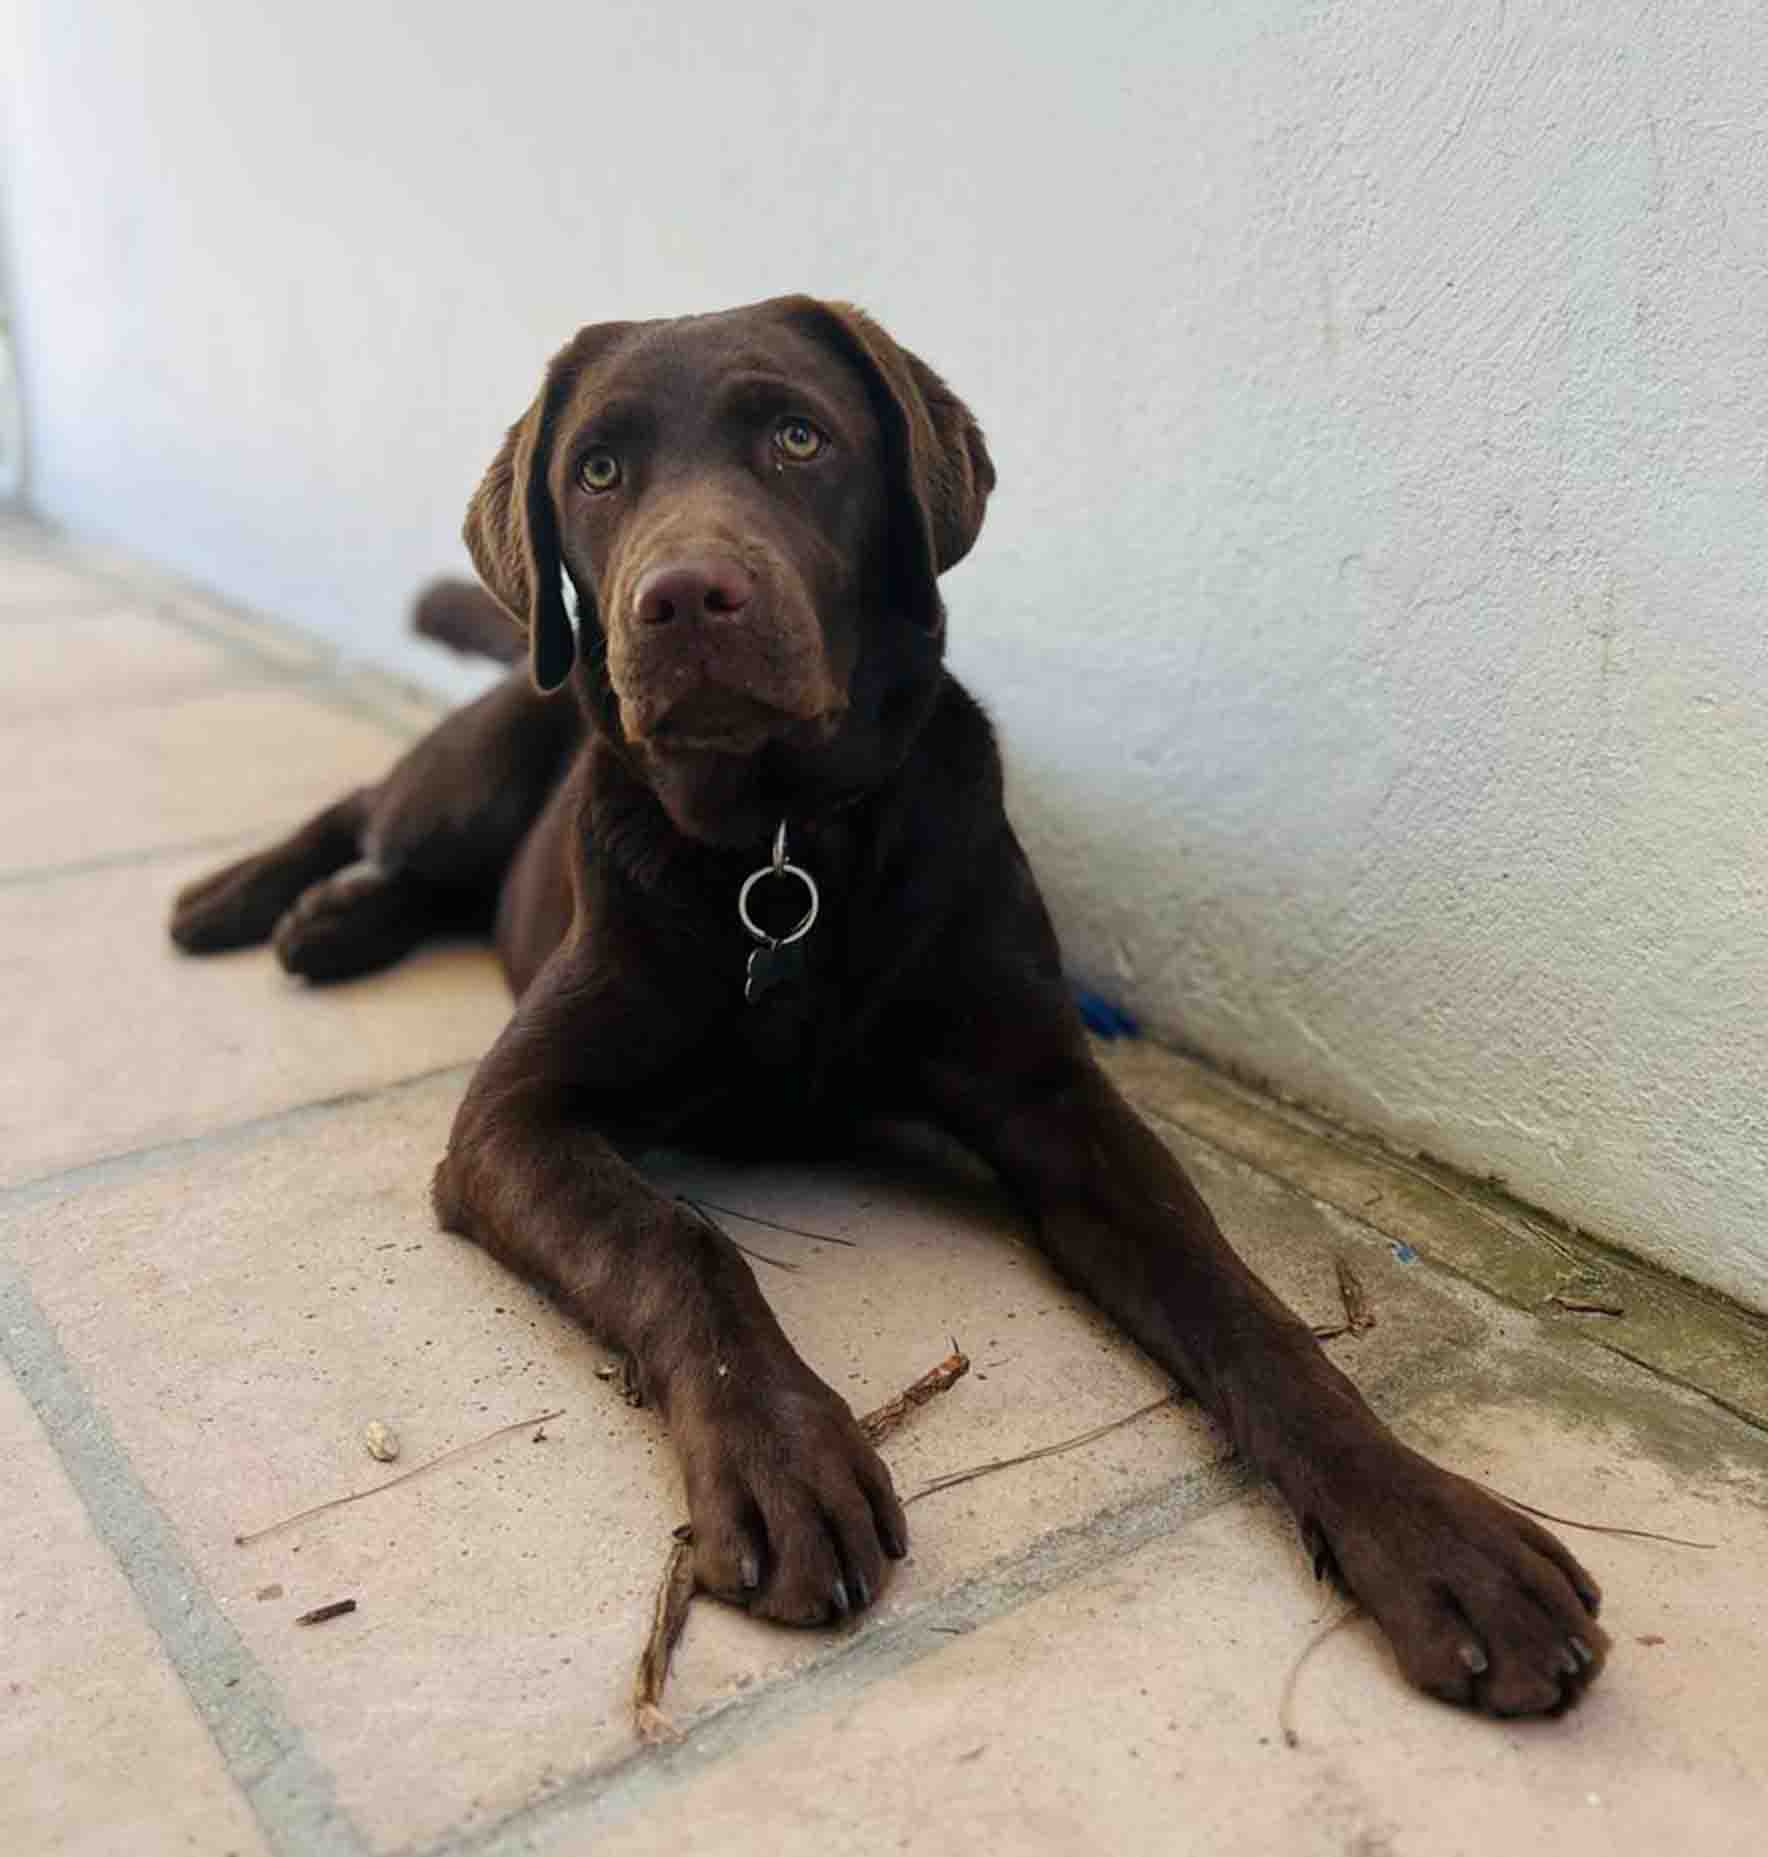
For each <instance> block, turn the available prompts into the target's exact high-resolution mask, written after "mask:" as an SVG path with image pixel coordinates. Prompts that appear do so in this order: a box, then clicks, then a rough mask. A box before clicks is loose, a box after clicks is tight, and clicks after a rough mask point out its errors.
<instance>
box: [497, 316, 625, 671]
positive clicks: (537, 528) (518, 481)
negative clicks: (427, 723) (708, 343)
mask: <svg viewBox="0 0 1768 1857" xmlns="http://www.w3.org/2000/svg"><path fill="white" fill-rule="evenodd" d="M631 326H632V325H631V324H630V323H618V322H603V323H594V324H592V325H591V326H590V327H588V328H586V329H580V330H579V331H578V332H577V334H576V335H575V336H574V337H573V338H572V339H571V340H570V341H569V342H568V343H566V345H565V346H564V347H563V348H561V349H560V350H559V352H558V353H557V354H556V355H554V356H553V358H552V360H551V362H550V363H549V364H548V366H547V370H546V378H545V380H544V381H542V382H541V387H540V391H539V393H537V394H536V395H535V396H534V403H533V404H532V405H531V406H530V407H529V408H528V410H527V411H526V412H525V413H524V414H523V415H522V416H521V418H520V419H518V420H517V421H516V423H515V424H514V425H513V426H511V427H510V429H509V431H508V433H507V434H506V435H505V437H504V441H503V444H502V445H501V446H499V447H498V452H497V456H496V457H495V458H493V459H492V460H491V468H490V469H489V470H488V471H487V472H486V473H485V477H484V481H483V482H482V483H481V484H480V485H479V488H478V489H477V490H476V491H475V492H474V493H473V500H472V502H470V503H469V504H468V505H467V519H466V523H465V526H464V527H463V528H462V530H461V535H462V537H463V539H464V540H465V542H466V545H467V551H468V553H470V554H471V555H472V557H473V565H474V567H476V568H477V569H478V570H479V578H480V579H481V580H482V581H484V583H485V585H486V588H487V589H488V590H489V592H490V593H491V596H492V597H493V598H494V599H495V600H496V601H497V603H498V605H500V606H501V607H502V608H503V609H504V611H505V612H507V613H508V614H509V616H510V617H511V618H512V619H513V620H515V622H516V624H517V625H519V626H520V627H521V628H522V630H523V631H524V632H526V633H527V634H528V656H529V664H530V666H531V668H532V671H533V675H534V684H535V688H536V689H539V690H556V689H558V687H559V686H560V684H562V683H563V682H564V681H565V679H566V678H567V677H569V676H570V675H571V665H572V663H573V662H574V661H575V659H576V655H577V640H576V635H575V633H574V632H573V631H572V629H571V616H570V614H569V613H568V612H567V611H566V609H565V590H564V585H563V574H564V562H563V559H562V557H561V556H560V553H559V526H558V518H557V514H556V512H555V511H554V508H553V500H552V491H551V487H550V486H549V484H548V482H547V473H548V470H549V468H550V466H551V463H552V450H553V437H554V428H555V426H556V425H557V422H558V417H559V413H560V411H561V409H562V408H563V406H564V404H565V402H566V400H567V399H568V398H569V397H570V393H571V389H572V388H573V387H574V386H576V384H577V381H578V379H579V377H580V376H581V374H582V372H583V370H584V368H585V367H586V366H588V364H589V363H590V362H591V361H592V360H594V359H595V358H596V357H597V356H598V355H600V354H602V353H604V352H605V351H606V350H607V348H608V347H609V346H611V344H612V343H613V342H614V341H615V340H616V339H617V338H618V337H619V336H621V335H622V334H624V333H625V332H626V330H627V329H629V328H630V327H631ZM585 617H587V615H585Z"/></svg>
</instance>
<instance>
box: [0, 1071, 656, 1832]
mask: <svg viewBox="0 0 1768 1857" xmlns="http://www.w3.org/2000/svg"><path fill="white" fill-rule="evenodd" d="M460 1090H461V1084H460V1081H459V1080H458V1079H452V1080H448V1079H437V1080H434V1081H432V1082H430V1083H427V1084H422V1085H417V1086H414V1087H411V1088H408V1089H403V1090H396V1091H389V1092H385V1093H382V1094H381V1095H379V1096H377V1097H376V1098H375V1099H374V1100H373V1101H370V1102H362V1103H355V1104H347V1105H342V1106H337V1107H332V1108H327V1109H323V1110H318V1111H315V1112H312V1113H311V1114H308V1115H305V1116H302V1117H300V1118H297V1119H295V1120H294V1121H292V1122H289V1123H284V1124H281V1125H279V1126H278V1127H277V1129H276V1130H274V1131H270V1132H265V1133H262V1134H259V1135H254V1136H240V1137H237V1138H234V1139H232V1140H229V1141H226V1142H223V1143H220V1144H217V1145H216V1146H215V1147H213V1148H211V1149H209V1150H207V1151H206V1152H205V1153H204V1155H203V1157H202V1161H201V1164H200V1166H192V1165H190V1164H189V1163H188V1162H187V1161H186V1159H185V1158H184V1157H183V1156H181V1155H178V1156H171V1157H165V1156H158V1157H152V1158H151V1159H149V1160H147V1161H146V1162H144V1163H141V1164H139V1165H137V1166H136V1167H134V1168H133V1169H131V1170H130V1177H128V1178H126V1179H125V1178H118V1179H117V1180H115V1181H111V1182H102V1181H101V1182H95V1183H90V1184H88V1185H87V1186H86V1187H85V1188H84V1189H83V1190H81V1191H79V1192H76V1193H72V1194H70V1195H67V1196H63V1197H48V1196H45V1197H43V1198H42V1199H41V1200H40V1201H39V1202H38V1203H37V1204H36V1205H35V1206H33V1207H28V1208H25V1209H23V1210H21V1211H19V1212H17V1213H15V1214H14V1215H13V1216H12V1218H11V1221H10V1223H11V1226H12V1232H11V1245H12V1249H13V1253H14V1256H15V1259H16V1261H17V1263H18V1265H19V1267H20V1268H21V1269H22V1270H23V1271H24V1272H25V1273H26V1275H27V1276H28V1278H29V1281H30V1284H31V1289H32V1293H33V1295H34V1296H35V1298H36V1300H37V1303H38V1306H39V1307H40V1308H41V1309H42V1310H43V1311H44V1314H45V1317H46V1319H47V1320H48V1321H49V1323H50V1324H51V1325H52V1326H53V1328H54V1330H55V1332H56V1335H57V1338H58V1340H59V1343H60V1345H61V1347H62V1349H63V1351H64V1352H65V1353H66V1354H67V1355H68V1357H69V1358H70V1360H71V1361H72V1362H73V1363H74V1365H75V1368H76V1370H77V1371H78V1372H79V1374H80V1376H81V1378H82V1380H83V1381H84V1382H85V1384H86V1386H87V1387H88V1389H89V1391H90V1394H91V1396H92V1397H93V1398H94V1399H95V1400H96V1401H97V1402H98V1403H99V1405H100V1406H101V1407H102V1408H103V1409H104V1410H105V1412H106V1414H107V1415H108V1418H109V1422H110V1425H111V1428H112V1431H113V1433H114V1435H115V1437H116V1438H117V1441H118V1443H119V1445H120V1446H121V1448H122V1449H123V1450H124V1451H125V1452H126V1453H127V1455H128V1456H129V1458H130V1460H131V1462H132V1464H133V1466H134V1469H135V1471H136V1474H137V1475H138V1476H139V1477H140V1479H141V1481H142V1483H143V1485H144V1486H145V1487H146V1489H147V1490H148V1492H149V1494H150V1495H151V1497H152V1498H153V1499H154V1501H155V1502H156V1503H157V1504H158V1505H159V1507H160V1508H161V1509H162V1511H163V1512H164V1513H165V1514H166V1515H167V1516H168V1517H169V1519H170V1521H171V1523H172V1525H173V1527H174V1529H175V1530H176V1531H177V1533H178V1535H179V1538H180V1541H181V1543H182V1545H183V1548H184V1551H185V1553H186V1554H187V1556H188V1558H189V1559H190V1561H191V1562H192V1563H193V1565H194V1566H195V1567H196V1569H197V1571H198V1573H199V1575H200V1577H201V1578H202V1580H203V1581H204V1583H205V1585H206V1586H207V1587H208V1588H209V1590H210V1592H211V1593H212V1594H213V1596H214V1598H215V1601H216V1602H217V1603H218V1604H219V1606H220V1607H221V1609H222V1611H223V1612H224V1614H225V1615H226V1617H227V1619H228V1620H229V1621H230V1623H231V1624H232V1625H233V1627H234V1628H235V1629H236V1630H237V1631H238V1633H239V1634H240V1636H241V1638H242V1639H243V1641H244V1643H245V1645H246V1648H247V1650H248V1651H249V1652H250V1653H251V1654H252V1655H253V1656H254V1657H255V1659H256V1660H257V1661H258V1663H259V1664H260V1665H261V1666H262V1668H263V1669H264V1670H265V1671H266V1672H267V1673H268V1675H269V1677H270V1679H271V1680H272V1682H273V1683H274V1684H275V1685H276V1686H277V1688H278V1690H279V1691H280V1693H281V1696H282V1702H283V1707H284V1710H285V1713H286V1715H287V1717H288V1719H289V1720H290V1721H291V1722H292V1723H293V1724H294V1726H295V1728H296V1730H297V1732H298V1733H299V1734H300V1735H301V1736H302V1738H303V1741H304V1743H305V1745H306V1747H307V1749H308V1751H309V1753H310V1754H311V1755H312V1757H313V1758H314V1759H315V1760H317V1762H318V1763H319V1765H320V1766H321V1767H323V1768H325V1769H327V1770H329V1771H330V1772H331V1773H332V1774H333V1775H334V1776H335V1780H336V1787H337V1796H338V1800H339V1803H340V1804H341V1806H342V1807H343V1808H344V1810H345V1811H346V1812H347V1813H349V1814H350V1815H351V1816H352V1817H353V1818H354V1819H355V1820H356V1822H357V1823H358V1824H359V1825H360V1826H362V1827H363V1829H364V1831H365V1832H366V1834H367V1835H368V1837H369V1839H370V1842H371V1844H373V1845H374V1846H375V1847H377V1848H380V1847H393V1846H404V1845H406V1844H408V1843H411V1842H417V1843H422V1842H423V1841H425V1840H427V1839H429V1838H433V1837H435V1836H438V1835H440V1834H441V1833H442V1832H443V1831H445V1830H446V1829H447V1828H448V1827H450V1826H451V1825H454V1824H455V1823H456V1822H457V1821H462V1820H469V1821H470V1820H471V1819H473V1818H474V1817H476V1816H478V1815H481V1814H485V1813H492V1812H498V1811H503V1810H508V1809H509V1808H510V1807H512V1806H514V1805H516V1804H519V1803H521V1802H522V1801H523V1800H525V1799H527V1798H529V1797H532V1796H534V1795H535V1794H537V1793H543V1792H544V1791H545V1789H546V1788H547V1787H548V1786H549V1785H550V1784H552V1783H553V1782H554V1780H555V1779H556V1778H557V1777H559V1776H563V1775H565V1774H568V1773H571V1772H575V1771H576V1770H577V1769H578V1768H580V1767H582V1766H583V1765H585V1764H588V1763H592V1762H594V1761H596V1760H597V1759H601V1758H607V1757H611V1756H614V1755H617V1754H619V1753H621V1752H623V1751H625V1749H626V1747H627V1745H628V1737H629V1727H628V1709H629V1706H630V1705H629V1691H630V1670H631V1664H632V1661H633V1659H634V1658H635V1657H636V1654H637V1647H638V1645H639V1642H640V1639H641V1636H642V1632H643V1629H644V1624H645V1621H646V1620H647V1618H648V1615H649V1608H650V1603H651V1585H652V1580H653V1575H654V1573H655V1571H656V1567H657V1564H658V1555H659V1544H660V1542H662V1541H664V1540H665V1538H666V1535H667V1529H668V1526H669V1523H670V1522H671V1521H672V1520H673V1519H674V1513H675V1510H676V1507H677V1503H678V1496H677V1479H676V1474H675V1470H674V1465H673V1460H672V1458H671V1456H670V1454H669V1451H668V1446H667V1442H666V1440H665V1439H664V1437H663V1434H662V1431H661V1428H660V1427H659V1425H658V1424H657V1421H656V1420H655V1418H654V1417H653V1416H652V1415H650V1414H648V1413H643V1412H634V1411H632V1410H631V1409H629V1408H628V1407H627V1406H625V1405H624V1404H622V1403H621V1401H620V1399H619V1398H618V1396H617V1394H616V1393H615V1392H614V1390H613V1389H612V1388H611V1387H609V1386H608V1385H606V1384H604V1383H603V1382H602V1381H599V1380H598V1379H597V1378H596V1377H595V1374H594V1371H593V1369H594V1366H595V1364H596V1362H597V1361H598V1360H599V1359H602V1358H605V1357H604V1356H602V1355H600V1354H598V1353H597V1352H596V1351H595V1350H594V1349H593V1348H592V1347H591V1346H590V1344H589V1343H588V1342H587V1341H586V1340H585V1338H584V1337H583V1336H582V1334H581V1333H580V1332H579V1331H578V1330H577V1329H575V1328H574V1327H572V1326H571V1325H570V1324H568V1323H567V1322H566V1321H565V1320H564V1319H563V1318H562V1317H561V1316H559V1315H558V1314H557V1312H556V1311H554V1310H553V1309H552V1308H551V1306H550V1305H549V1304H547V1303H546V1302H545V1301H544V1300H543V1299H542V1298H541V1297H540V1296H538V1295H537V1294H535V1293H534V1292H532V1291H531V1290H529V1289H527V1288H525V1287H524V1286H523V1285H522V1284H521V1283H519V1282H518V1281H516V1280H515V1279H514V1278H513V1277H511V1276H510V1275H509V1274H508V1273H507V1272H505V1271H504V1270H502V1269H501V1268H500V1267H499V1266H497V1265H496V1264H494V1263H493V1262H492V1261H491V1260H490V1259H489V1258H487V1257H486V1256H485V1255H484V1254H483V1253H482V1252H480V1251H478V1250H476V1249H475V1248H474V1247H472V1246H470V1245H467V1244H464V1243H462V1242H460V1241H459V1240H456V1239H453V1238H449V1237H447V1236H445V1235H443V1234H442V1233H440V1232H438V1231H437V1230H436V1229H435V1225H434V1221H433V1219H432V1217H431V1214H430V1210H429V1205H428V1199H427V1190H428V1182H429V1176H430V1171H431V1169H432V1167H433V1166H434V1163H435V1161H436V1159H437V1157H438V1156H439V1154H440V1153H441V1151H442V1147H443V1143H444V1141H445V1139H446V1135H447V1130H448V1124H449V1120H450V1118H451V1116H452V1114H453V1111H454V1107H455V1104H456V1102H457V1100H458V1098H459V1095H460ZM552 1407H563V1408H565V1416H564V1417H563V1418H561V1419H559V1420H557V1421H555V1422H554V1423H552V1424H551V1425H549V1426H547V1428H546V1432H547V1436H546V1438H545V1440H544V1441H543V1442H539V1443H536V1442H534V1441H533V1439H532V1437H531V1435H530V1434H529V1433H528V1432H527V1431H522V1432H518V1433H516V1434H515V1435H512V1436H509V1437H506V1438H503V1439H501V1440H498V1441H496V1442H494V1443H491V1444H488V1445H486V1446H485V1447H484V1448H482V1449H480V1450H478V1451H476V1452H474V1453H472V1454H470V1455H467V1456H465V1457H463V1458H461V1459H460V1460H458V1461H456V1462H455V1463H452V1464H450V1465H446V1466H443V1467H440V1468H438V1469H437V1470H435V1471H434V1472H431V1473H429V1474H427V1475H425V1476H423V1477H421V1478H415V1479H413V1480H412V1481H410V1482H409V1483H407V1484H404V1485H402V1486H400V1487H397V1488H393V1489H389V1490H388V1491H386V1492H385V1493H384V1494H382V1495H378V1496H376V1497H374V1498H372V1499H370V1500H368V1501H365V1502H361V1503H357V1504H354V1505H351V1506H349V1507H346V1508H343V1509H339V1510H336V1511H333V1512H332V1513H330V1514H327V1515H324V1516H321V1517H318V1518H315V1519H314V1520H312V1521H310V1522H306V1523H303V1524H301V1525H299V1526H297V1527H295V1528H291V1529H288V1530H285V1531H283V1532H280V1533H277V1534H274V1535H272V1536H270V1537H269V1538H267V1539H265V1540H263V1541H261V1542H257V1543H254V1544H252V1545H249V1546H244V1547H242V1546H238V1545H236V1543H235V1541H234V1536H235V1534H236V1533H239V1532H242V1531H247V1530H249V1529H251V1528H254V1527H256V1526H258V1525H261V1524H265V1523H269V1522H271V1521H274V1520H276V1519H278V1518H280V1517H283V1516H287V1515H290V1514H293V1513H294V1512H296V1511H297V1510H300V1509H303V1508H305V1507H307V1506H309V1505H311V1504H313V1503H315V1502H319V1501H322V1500H324V1499H326V1498H329V1497H332V1496H335V1495H339V1494H342V1493H344V1492H346V1491H350V1490H357V1489H362V1488H365V1487H368V1486H371V1485H374V1484H377V1483H379V1482H381V1481H383V1480H384V1479H386V1478H388V1477H389V1476H391V1475H393V1474H395V1473H396V1472H397V1471H399V1470H403V1469H406V1468H408V1467H410V1466H412V1465H415V1464H418V1463H420V1462H422V1461H423V1460H424V1459H425V1458H427V1457H429V1456H431V1455H432V1454H434V1453H436V1452H439V1451H443V1450H447V1449H449V1448H450V1447H452V1446H455V1445H458V1444H462V1443H465V1442H467V1441H469V1440H472V1439H475V1438H478V1437H480V1436H482V1435H483V1434H484V1433H486V1432H488V1431H490V1430H491V1429H492V1428H494V1427H496V1426H498V1425H500V1424H502V1423H504V1422H506V1421H510V1420H516V1419H520V1418H523V1417H525V1416H528V1415H531V1414H535V1413H539V1412H542V1411H545V1410H547V1409H549V1408H552ZM374 1419H379V1420H381V1421H382V1422H384V1423H386V1424H388V1425H390V1426H391V1427H393V1429H394V1430H395V1431H396V1432H397V1433H398V1434H399V1436H400V1439H401V1443H402V1450H401V1456H400V1459H399V1462H398V1463H397V1464H396V1465H394V1466H391V1467H387V1466H383V1465H381V1464H378V1463H376V1462H374V1461H373V1460H372V1459H371V1458H370V1457H369V1455H368V1453H367V1451H366V1449H365V1447H364V1445H363V1442H362V1434H363V1428H364V1427H365V1426H366V1425H367V1424H368V1422H369V1421H370V1420H374ZM342 1598H353V1599H355V1600H356V1601H357V1604H358V1608H359V1609H358V1610H357V1612H356V1613H355V1614H354V1615H353V1616H350V1617H345V1618H339V1619H337V1620H335V1621H334V1622H331V1623H328V1624H325V1625H323V1626H316V1627H311V1628H308V1629H301V1628H298V1627H297V1626H296V1624H295V1619H296V1617H297V1615H299V1614H300V1613H302V1612H304V1611H306V1610H308V1609H309V1608H311V1607H313V1606H316V1605H321V1604H324V1603H327V1602H329V1601H332V1600H336V1599H342Z"/></svg>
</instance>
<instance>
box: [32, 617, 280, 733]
mask: <svg viewBox="0 0 1768 1857" xmlns="http://www.w3.org/2000/svg"><path fill="white" fill-rule="evenodd" d="M252 674H253V672H252V668H251V666H250V664H249V663H247V662H245V661H244V660H242V659H241V658H240V657H239V656H238V655H237V654H236V653H232V652H229V651H226V650H223V649H222V648H221V647H220V646H218V645H214V644H210V643H208V642H207V641H206V640H204V639H201V638H199V637H197V636H195V635H194V634H193V633H190V632H186V631H183V630H180V629H179V628H178V627H176V626H172V625H168V624H167V623H166V622H165V621H164V620H163V619H156V618H154V617H152V616H151V615H150V614H148V613H145V612H141V611H138V610H133V609H131V608H128V607H118V608H117V609H115V610H113V611H110V612H102V613H82V614H73V615H70V616H68V617H67V618H63V619H56V620H46V621H44V623H43V624H41V625H16V626H7V627H4V628H0V722H4V723H6V724H8V725H11V724H14V723H17V722H25V721H31V720H35V719H42V718H47V717H60V718H63V719H64V725H65V720H66V719H67V718H70V717H72V716H74V715H76V714H87V715H89V714H90V712H91V711H93V710H97V711H99V712H100V713H102V714H103V715H105V716H106V717H108V716H110V715H111V714H112V713H113V712H114V711H115V710H116V708H117V707H119V706H122V705H141V704H147V703H153V702H163V701H166V700H167V699H172V698H177V697H182V696H188V695H189V694H191V693H192V692H193V691H196V690H200V689H203V688H205V687H207V686H212V685H215V684H234V683H239V682H242V681H244V680H245V679H247V678H249V677H250V676H251V675H252Z"/></svg>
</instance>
